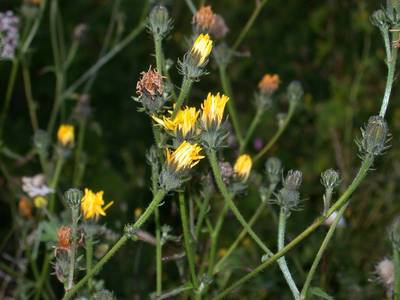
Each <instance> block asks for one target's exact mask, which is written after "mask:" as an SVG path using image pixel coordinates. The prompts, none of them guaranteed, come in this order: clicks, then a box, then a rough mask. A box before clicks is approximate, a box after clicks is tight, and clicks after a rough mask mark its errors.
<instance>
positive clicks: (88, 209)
mask: <svg viewBox="0 0 400 300" xmlns="http://www.w3.org/2000/svg"><path fill="white" fill-rule="evenodd" d="M103 194H104V192H103V191H100V192H97V193H93V192H92V191H91V190H89V189H87V188H86V189H85V195H84V196H83V198H82V202H81V209H82V212H83V217H84V218H85V219H86V220H87V219H91V218H93V217H96V219H97V218H98V217H99V216H100V215H101V216H105V215H106V212H105V211H106V210H107V209H108V208H109V207H110V206H111V205H113V203H114V202H113V201H111V202H109V203H108V204H107V205H105V206H104V200H103Z"/></svg>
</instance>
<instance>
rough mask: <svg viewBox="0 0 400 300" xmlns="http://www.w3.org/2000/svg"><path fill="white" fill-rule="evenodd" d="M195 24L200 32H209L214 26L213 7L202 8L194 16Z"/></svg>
mask: <svg viewBox="0 0 400 300" xmlns="http://www.w3.org/2000/svg"><path fill="white" fill-rule="evenodd" d="M193 24H194V25H195V26H196V29H197V31H199V32H209V31H210V29H211V28H212V26H213V24H214V13H213V11H212V9H211V6H202V7H200V8H199V10H198V11H197V12H196V13H195V14H194V16H193Z"/></svg>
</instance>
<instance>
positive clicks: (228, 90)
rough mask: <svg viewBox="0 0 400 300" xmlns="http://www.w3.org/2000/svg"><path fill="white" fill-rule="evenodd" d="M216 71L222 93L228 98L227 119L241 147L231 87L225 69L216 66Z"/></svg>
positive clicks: (240, 134) (239, 130) (240, 135)
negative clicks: (230, 122) (217, 71)
mask: <svg viewBox="0 0 400 300" xmlns="http://www.w3.org/2000/svg"><path fill="white" fill-rule="evenodd" d="M218 69H219V77H220V80H221V84H222V88H223V90H224V93H225V94H226V95H227V96H228V97H229V101H228V104H227V105H228V112H229V118H230V120H231V121H232V125H233V129H234V130H235V133H236V137H237V139H238V142H239V145H240V146H241V145H242V144H243V137H242V132H241V129H240V124H239V119H238V116H237V113H236V109H235V102H234V100H233V95H232V89H231V85H230V83H229V78H228V76H227V74H226V67H224V66H218Z"/></svg>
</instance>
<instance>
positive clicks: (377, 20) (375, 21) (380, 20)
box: [371, 9, 389, 29]
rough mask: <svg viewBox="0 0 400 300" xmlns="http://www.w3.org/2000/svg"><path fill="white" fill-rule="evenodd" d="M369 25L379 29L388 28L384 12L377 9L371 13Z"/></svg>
mask: <svg viewBox="0 0 400 300" xmlns="http://www.w3.org/2000/svg"><path fill="white" fill-rule="evenodd" d="M371 23H372V25H374V26H376V27H379V28H381V29H384V28H385V29H387V28H389V20H388V17H387V16H386V14H385V12H384V11H383V10H382V9H378V10H376V11H374V12H373V14H372V15H371Z"/></svg>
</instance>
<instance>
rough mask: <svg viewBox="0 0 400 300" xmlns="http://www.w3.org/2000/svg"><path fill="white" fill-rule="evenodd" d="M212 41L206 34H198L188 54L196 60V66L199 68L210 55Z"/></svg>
mask: <svg viewBox="0 0 400 300" xmlns="http://www.w3.org/2000/svg"><path fill="white" fill-rule="evenodd" d="M212 47H213V41H212V40H211V39H210V36H209V35H208V34H200V35H199V36H198V38H197V39H196V41H195V42H194V44H193V47H192V50H190V53H191V54H192V56H193V57H194V58H195V59H196V62H197V66H198V67H201V66H202V65H203V64H204V63H205V62H206V61H207V58H208V56H209V55H210V53H211V50H212Z"/></svg>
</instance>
